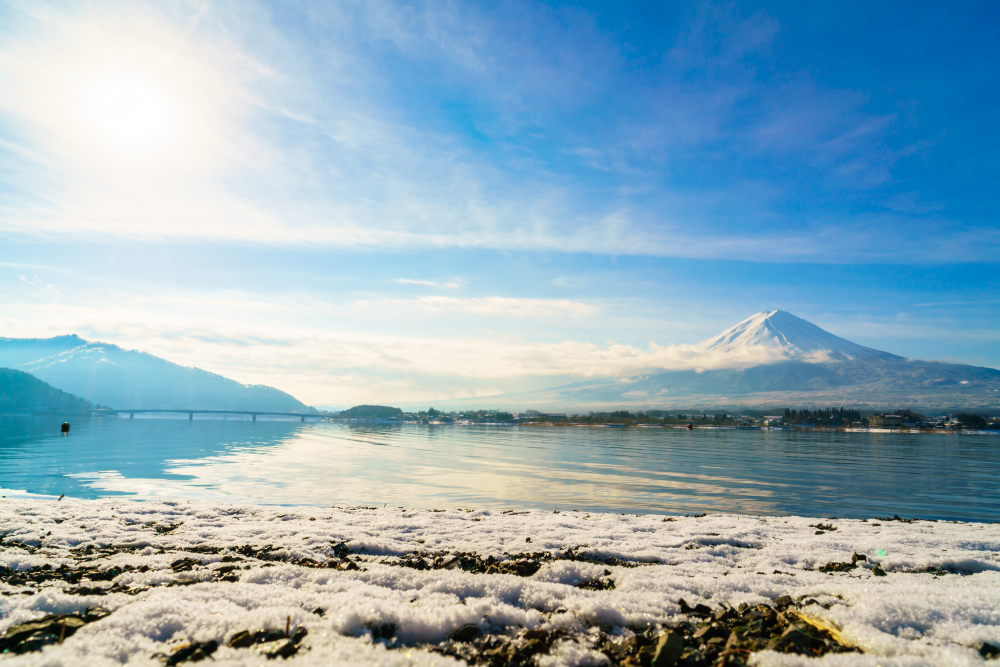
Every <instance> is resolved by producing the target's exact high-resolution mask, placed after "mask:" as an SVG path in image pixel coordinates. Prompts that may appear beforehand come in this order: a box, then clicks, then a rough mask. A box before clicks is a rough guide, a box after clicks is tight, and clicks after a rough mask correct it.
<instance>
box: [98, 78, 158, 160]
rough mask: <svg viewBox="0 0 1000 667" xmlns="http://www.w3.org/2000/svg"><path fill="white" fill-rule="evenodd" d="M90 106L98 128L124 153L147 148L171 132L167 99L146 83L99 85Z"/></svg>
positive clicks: (113, 82)
mask: <svg viewBox="0 0 1000 667" xmlns="http://www.w3.org/2000/svg"><path fill="white" fill-rule="evenodd" d="M91 103H92V104H91V110H92V113H93V114H94V119H95V120H96V121H97V124H98V126H99V127H100V128H101V129H103V130H104V131H105V132H106V133H107V134H108V135H109V136H110V137H111V138H112V139H113V140H114V141H115V142H116V143H117V144H118V145H119V147H121V148H123V149H133V148H141V147H146V146H148V145H150V144H152V143H154V142H157V141H159V140H162V139H163V138H164V135H166V133H167V130H168V129H169V125H170V113H169V105H168V104H167V100H166V98H165V97H164V95H163V94H162V93H161V92H160V91H159V90H157V89H156V88H155V87H154V86H152V85H149V84H148V83H145V82H143V81H138V80H133V79H115V80H112V81H108V82H106V83H104V84H102V85H98V86H96V87H95V88H94V89H93V95H92V97H91Z"/></svg>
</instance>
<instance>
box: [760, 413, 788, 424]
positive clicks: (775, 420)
mask: <svg viewBox="0 0 1000 667" xmlns="http://www.w3.org/2000/svg"><path fill="white" fill-rule="evenodd" d="M782 419H784V417H782V416H781V415H771V416H769V417H767V416H766V417H764V424H766V425H767V426H778V425H780V424H781V420H782Z"/></svg>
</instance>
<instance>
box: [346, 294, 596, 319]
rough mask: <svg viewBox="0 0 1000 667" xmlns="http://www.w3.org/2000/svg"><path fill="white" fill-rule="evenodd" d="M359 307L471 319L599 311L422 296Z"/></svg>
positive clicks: (555, 303) (549, 302)
mask: <svg viewBox="0 0 1000 667" xmlns="http://www.w3.org/2000/svg"><path fill="white" fill-rule="evenodd" d="M359 304H361V305H363V306H366V307H367V306H372V305H391V306H393V307H396V308H414V309H419V310H423V311H426V312H430V313H449V312H460V313H470V314H473V315H510V316H515V317H558V316H564V315H571V316H574V317H582V316H586V315H594V314H596V313H597V312H598V311H599V309H598V307H597V306H594V305H593V304H589V303H584V302H582V301H569V300H567V299H518V298H511V297H501V296H486V297H474V298H467V299H462V298H456V297H449V296H424V297H419V298H416V299H382V300H378V301H362V302H359Z"/></svg>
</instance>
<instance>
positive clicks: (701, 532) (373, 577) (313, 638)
mask: <svg viewBox="0 0 1000 667" xmlns="http://www.w3.org/2000/svg"><path fill="white" fill-rule="evenodd" d="M331 483H335V480H331ZM817 526H819V527H817ZM0 536H2V537H3V545H2V547H0V566H4V567H6V568H9V569H8V570H2V571H0V573H2V574H3V576H2V583H0V592H2V595H0V632H5V631H9V630H10V629H11V628H12V627H13V626H15V625H16V624H19V623H23V622H25V621H28V620H32V619H37V618H41V617H44V616H46V615H52V614H68V613H70V612H83V611H84V610H85V609H86V608H88V607H94V606H100V607H103V608H104V609H105V610H106V611H107V612H110V613H108V614H107V615H106V616H103V612H96V616H95V612H94V611H93V610H92V611H91V613H92V616H94V617H99V616H103V617H101V618H100V620H96V621H93V622H88V623H86V624H84V625H82V627H80V628H79V630H77V631H76V632H75V634H72V636H68V637H66V638H64V641H63V642H62V643H61V644H58V643H57V644H51V645H47V646H44V648H42V650H41V652H38V651H33V652H26V653H22V654H20V655H11V654H7V655H5V656H4V658H3V659H4V660H5V661H6V662H9V663H10V664H13V665H67V666H71V665H72V666H74V667H75V666H78V665H116V664H122V663H128V664H138V665H154V664H155V665H160V664H163V663H162V662H161V660H162V658H160V657H157V656H170V655H180V654H178V653H175V652H176V650H177V648H178V647H179V646H182V645H184V644H189V643H190V642H196V643H197V642H211V641H215V642H218V648H217V650H215V651H214V653H212V655H211V658H209V659H208V660H207V661H206V662H205V663H204V664H213V665H220V666H221V665H234V664H270V665H273V664H275V662H272V661H271V660H269V659H268V658H267V657H266V656H265V653H266V652H267V651H268V650H272V651H273V650H275V647H279V648H280V646H282V645H283V642H282V641H281V640H278V641H274V642H271V643H269V644H260V645H254V646H250V647H229V646H228V645H227V644H228V643H229V642H230V641H231V640H232V638H233V637H234V635H236V634H237V633H239V632H241V631H250V632H251V633H253V632H255V631H257V630H261V629H264V630H275V631H277V632H276V634H275V636H281V635H283V634H284V631H285V629H286V624H287V626H288V628H289V629H290V631H291V634H294V630H295V629H296V628H299V627H301V628H304V629H305V630H306V631H307V633H308V634H306V635H305V637H304V638H302V639H301V640H300V641H299V642H298V643H297V644H296V648H297V649H298V650H297V652H296V653H294V655H293V656H292V657H290V658H288V661H289V662H291V663H293V664H296V665H300V664H301V665H313V664H316V665H319V664H323V665H327V664H361V665H409V664H434V665H445V664H459V662H460V661H456V659H455V658H452V657H449V656H447V655H442V654H441V653H440V652H435V650H434V647H435V646H441V645H443V644H444V643H446V642H447V640H448V639H449V637H452V636H453V635H454V633H455V632H456V631H457V630H459V629H462V628H465V629H464V630H463V631H462V632H464V633H472V634H475V633H476V630H477V629H478V630H479V632H480V633H481V635H482V636H485V635H497V636H503V635H509V636H518V635H519V633H520V636H525V635H524V630H525V629H529V630H532V629H535V630H549V631H552V632H555V631H559V630H561V631H563V632H555V634H552V635H551V636H552V637H558V640H557V641H553V642H552V644H551V647H548V648H547V650H546V651H542V652H539V653H537V654H536V655H534V656H533V657H531V661H533V662H534V663H536V664H538V665H557V664H566V665H573V664H607V663H608V658H607V657H606V655H605V653H602V652H600V651H599V650H598V649H599V647H598V646H595V643H594V637H595V636H597V634H601V633H603V636H605V637H606V636H611V637H612V638H614V637H616V636H627V635H629V634H630V632H631V630H629V629H628V628H632V629H633V630H635V629H636V628H641V627H644V626H649V625H654V626H664V627H672V626H676V625H678V624H680V623H683V622H685V621H686V620H688V621H689V620H690V618H691V617H690V616H685V615H684V614H682V613H681V607H680V605H679V601H680V600H681V599H684V600H685V601H686V603H689V604H690V605H691V606H695V605H697V604H699V603H701V604H704V605H707V606H709V607H711V608H712V609H713V610H717V609H719V608H720V605H722V604H723V603H725V604H728V605H732V606H737V605H739V604H740V603H749V604H751V605H753V604H757V603H766V604H769V605H773V604H774V602H775V600H777V599H778V598H779V597H780V596H790V597H791V598H792V599H793V600H797V601H799V603H800V606H799V609H800V611H801V613H802V614H804V615H807V616H809V617H811V618H812V619H813V620H814V621H815V622H818V623H820V624H826V625H827V626H828V627H832V628H834V629H836V630H839V636H840V640H841V643H842V644H844V645H846V646H854V647H857V648H859V649H860V650H861V651H862V653H841V654H828V655H826V656H824V657H821V658H809V657H805V656H801V655H793V654H782V653H776V652H773V651H767V650H764V651H756V652H754V653H753V654H752V656H751V657H749V662H750V664H759V665H794V664H807V665H812V664H824V665H844V664H852V665H854V664H857V665H873V666H874V665H884V666H888V665H965V664H981V663H982V661H983V658H981V657H980V653H979V651H978V650H977V648H978V647H979V646H980V645H981V644H982V643H983V642H986V643H989V644H993V645H1000V525H998V524H968V523H945V522H928V521H914V522H905V521H896V520H890V521H886V520H879V519H875V518H872V519H869V520H868V521H858V520H840V519H830V518H821V519H815V518H813V519H810V518H803V517H766V518H761V517H754V516H738V515H709V516H702V517H664V516H661V515H642V516H635V515H617V514H608V513H605V514H600V515H596V514H586V513H584V512H559V513H556V512H543V511H532V512H526V513H524V512H520V513H501V512H497V511H470V510H454V509H453V510H448V511H427V510H410V509H403V508H393V507H379V508H323V507H291V508H288V507H260V506H230V505H218V504H199V503H164V502H131V501H123V500H94V501H87V500H72V499H68V498H67V499H63V500H61V501H56V500H47V499H13V498H6V499H2V500H0ZM418 552H419V555H418ZM855 553H857V554H863V555H865V556H866V557H867V560H859V561H858V562H857V567H855V568H854V569H849V570H848V571H844V572H832V573H830V572H822V571H820V570H819V568H820V567H821V566H824V565H826V564H827V563H830V562H835V563H851V562H852V555H853V554H855ZM457 554H465V556H466V559H465V560H464V561H461V562H462V563H465V564H466V565H467V564H468V563H473V562H476V563H489V564H491V566H490V568H489V569H490V571H489V572H482V571H465V570H463V567H460V566H458V565H456V563H459V561H456V560H455V559H454V556H455V555H457ZM522 554H529V555H528V556H522ZM489 556H492V557H493V558H494V559H496V563H493V561H492V560H489V561H483V560H476V559H477V558H482V559H485V558H487V557H489ZM418 558H420V561H419V562H418V560H417V559H418ZM185 559H187V560H185ZM435 559H438V560H435ZM609 559H610V560H609ZM609 562H610V563H612V564H607V563H609ZM523 563H527V565H525V569H524V570H522V571H521V573H520V574H518V573H517V572H515V571H514V570H515V569H519V568H521V564H523ZM401 565H406V566H401ZM539 565H540V567H539ZM45 566H50V567H51V569H45ZM61 566H65V567H64V568H63V569H62V570H60V569H59V568H60V567H61ZM335 566H337V567H339V569H334V568H335ZM441 566H447V567H441ZM876 566H878V568H880V569H881V571H884V572H885V573H886V575H885V576H876V575H875V573H874V570H875V568H876ZM86 568H92V569H90V570H86ZM220 568H224V569H223V570H222V571H221V572H219V571H218V570H219V569H220ZM355 568H356V569H355ZM417 568H421V569H417ZM466 569H469V568H468V567H467V568H466ZM473 569H475V568H473ZM481 569H482V568H480V570H481ZM85 570H86V571H87V572H89V573H90V574H89V575H88V576H85V577H84V578H82V579H80V573H81V572H82V571H85ZM109 570H110V572H109ZM119 572H120V573H119ZM529 573H530V574H529ZM526 574H527V576H522V575H526ZM609 580H610V581H613V589H611V590H599V588H601V587H602V586H603V585H610V584H607V582H608V581H609ZM192 582H194V583H192ZM584 582H598V585H596V586H591V587H590V588H587V589H583V588H578V587H577V586H578V585H579V584H581V583H584ZM601 582H604V583H603V584H602V583H601ZM595 588H597V589H598V590H594V589H595ZM94 589H105V590H97V591H95V590H94ZM108 589H113V590H114V591H115V592H106V590H108ZM95 592H96V593H102V592H103V593H105V594H103V595H100V594H94V593H95ZM813 600H814V601H815V603H812V601H813ZM321 612H322V613H321ZM468 626H475V628H471V629H470V628H469V627H468ZM300 636H301V633H300ZM460 636H461V633H460ZM213 648H214V647H213ZM191 650H192V649H190V648H189V649H188V652H190V651H191Z"/></svg>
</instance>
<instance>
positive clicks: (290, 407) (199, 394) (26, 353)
mask: <svg viewBox="0 0 1000 667" xmlns="http://www.w3.org/2000/svg"><path fill="white" fill-rule="evenodd" d="M0 366H2V367H8V368H15V369H17V370H21V371H25V372H28V373H30V374H31V375H34V376H35V377H37V378H39V379H41V380H44V381H45V382H48V383H49V384H51V385H52V386H53V387H58V388H59V389H62V390H63V391H68V392H70V393H72V394H76V395H77V396H81V397H83V398H84V399H86V400H88V401H91V402H93V403H100V404H102V405H108V406H111V407H112V408H115V409H119V410H125V409H134V408H147V409H151V410H154V409H155V410H175V409H194V410H261V411H268V412H305V413H312V412H315V411H314V410H313V409H312V408H310V407H308V406H306V405H305V404H303V403H302V402H300V401H298V400H296V399H295V398H294V397H293V396H291V395H289V394H286V393H285V392H283V391H280V390H278V389H275V388H273V387H268V386H265V385H245V384H241V383H239V382H236V381H235V380H230V379H228V378H225V377H222V376H221V375H216V374H215V373H209V372H208V371H204V370H201V369H200V368H189V367H185V366H179V365H177V364H174V363H171V362H169V361H167V360H166V359H161V358H160V357H155V356H153V355H151V354H147V353H145V352H138V351H135V350H124V349H122V348H120V347H118V346H117V345H111V344H109V343H91V342H88V341H86V340H84V339H82V338H80V337H79V336H58V337H56V338H44V339H38V338H0Z"/></svg>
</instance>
